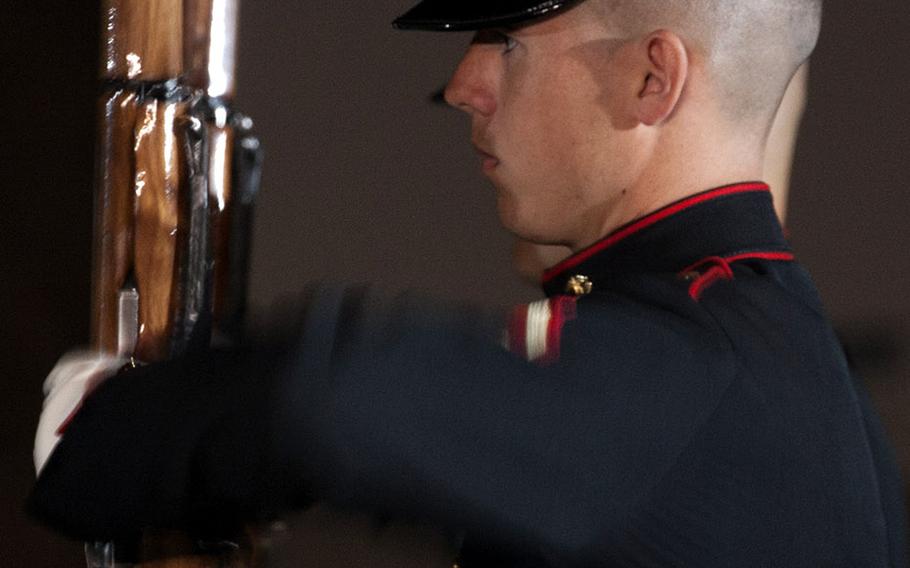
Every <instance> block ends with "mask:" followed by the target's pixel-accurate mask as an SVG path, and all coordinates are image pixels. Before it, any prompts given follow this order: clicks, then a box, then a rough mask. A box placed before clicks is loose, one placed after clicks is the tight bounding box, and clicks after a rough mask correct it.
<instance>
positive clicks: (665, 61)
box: [638, 30, 689, 126]
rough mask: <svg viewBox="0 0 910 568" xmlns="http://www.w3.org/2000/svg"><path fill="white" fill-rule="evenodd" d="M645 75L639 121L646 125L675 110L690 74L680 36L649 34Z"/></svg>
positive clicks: (646, 39) (640, 95)
mask: <svg viewBox="0 0 910 568" xmlns="http://www.w3.org/2000/svg"><path fill="white" fill-rule="evenodd" d="M642 46H643V48H644V49H646V50H647V53H646V56H647V75H646V76H645V80H644V85H642V88H641V91H639V93H638V120H639V121H640V122H641V123H642V124H645V125H647V126H654V125H656V124H659V123H661V122H663V121H665V120H666V119H667V118H669V117H670V115H672V114H673V111H675V110H676V107H677V105H678V104H679V100H680V97H682V92H683V87H685V84H686V81H687V79H688V77H689V54H688V52H687V51H686V46H685V45H684V44H683V42H682V39H681V38H680V37H679V36H678V35H676V34H674V33H673V32H669V31H666V30H659V31H656V32H653V33H652V34H650V35H648V37H646V38H645V39H644V40H643V42H642Z"/></svg>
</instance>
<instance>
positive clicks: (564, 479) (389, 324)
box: [31, 293, 729, 557]
mask: <svg viewBox="0 0 910 568" xmlns="http://www.w3.org/2000/svg"><path fill="white" fill-rule="evenodd" d="M611 309H612V308H611ZM380 313H384V314H385V315H379V314H380ZM611 315H612V316H613V317H614V323H615V325H614V326H613V327H612V329H614V331H612V332H611V331H610V330H609V329H596V328H595V332H596V333H599V335H600V339H601V340H602V341H603V344H604V345H611V348H612V349H615V352H613V353H608V354H604V358H603V359H601V360H598V361H596V362H590V363H592V364H590V365H589V364H588V363H589V362H587V361H585V362H582V363H581V364H568V363H564V364H558V365H556V366H554V367H550V368H540V367H537V366H534V365H531V364H529V363H526V362H524V361H521V360H519V359H518V358H516V357H514V356H512V355H511V354H509V353H507V352H505V351H503V350H502V349H500V348H498V347H497V346H496V345H495V344H493V343H492V342H490V341H489V340H488V339H487V338H485V337H483V336H482V334H477V333H476V320H473V319H471V318H466V317H463V316H462V315H461V314H459V313H445V312H437V313H436V314H435V315H434V316H428V311H427V308H426V307H425V306H424V305H423V304H419V303H413V302H409V301H407V300H404V301H401V302H399V303H397V304H396V305H395V306H393V307H392V308H391V309H388V310H385V311H382V310H375V309H372V308H371V307H370V302H369V301H368V300H364V299H363V298H362V297H352V296H351V295H347V294H342V293H334V294H329V295H322V296H319V297H317V299H316V300H315V301H313V302H311V303H310V305H309V307H308V308H307V317H306V319H305V323H304V324H303V326H302V328H301V331H299V332H298V333H297V334H296V335H297V337H299V338H300V339H299V344H298V345H296V346H294V347H293V348H289V349H288V348H282V349H274V350H272V351H271V352H269V350H261V349H253V350H249V351H247V352H243V353H237V352H235V353H231V354H213V355H210V356H208V357H204V358H198V359H184V360H181V361H179V362H174V363H165V364H163V365H160V366H156V367H150V368H147V369H139V370H136V371H133V372H132V373H130V374H131V375H132V376H128V377H124V376H120V377H116V378H114V379H113V380H111V381H110V382H108V383H107V384H105V385H104V386H103V387H102V388H100V389H99V390H98V391H97V392H96V393H95V394H94V395H93V396H92V397H91V398H90V399H89V400H87V401H86V403H85V405H84V408H83V410H82V412H81V413H80V415H79V416H78V417H77V418H76V420H75V421H74V422H73V424H72V425H71V427H70V429H69V430H68V432H67V434H66V436H65V437H64V439H63V442H62V444H61V445H60V447H59V449H58V451H57V452H56V453H55V454H54V456H52V458H51V460H50V461H49V462H48V465H47V467H46V469H45V472H44V474H43V475H42V477H41V479H40V480H39V483H38V486H37V487H36V490H35V492H34V495H33V498H32V501H31V505H32V510H33V511H35V512H36V513H37V514H38V515H39V516H40V517H42V518H43V519H45V520H46V521H48V522H50V523H51V524H53V525H55V526H56V527H58V528H60V529H61V530H64V531H66V532H69V533H71V534H74V535H77V536H80V537H83V538H85V537H93V538H97V537H98V536H104V537H110V536H120V535H121V534H122V533H123V532H127V533H128V532H130V531H134V530H138V529H141V528H144V527H146V526H174V525H177V526H183V525H185V524H193V523H197V522H204V523H207V524H209V525H210V524H211V521H212V519H219V520H221V521H222V522H223V523H230V522H234V521H236V520H239V519H248V518H251V517H256V516H268V515H271V514H274V513H276V512H279V511H281V510H284V509H287V508H293V507H301V506H305V505H306V504H308V503H309V502H310V501H311V499H313V498H318V499H321V500H326V501H329V502H331V503H334V504H335V505H338V506H342V507H351V508H357V509H359V510H367V511H372V512H374V513H378V514H384V515H392V516H395V517H400V518H411V519H419V520H428V521H432V522H435V523H439V524H442V525H445V526H448V527H453V528H469V529H470V530H471V531H472V533H477V534H480V535H483V537H484V538H485V539H490V540H492V541H495V542H500V543H502V544H503V545H504V546H510V547H516V548H524V549H525V550H528V548H527V547H533V549H534V550H541V551H543V552H544V553H545V552H546V551H559V553H560V554H561V555H568V556H570V557H571V556H576V555H579V554H582V553H583V550H584V549H585V547H586V546H588V545H590V544H591V543H592V542H593V541H595V540H596V539H597V538H598V537H599V536H601V535H603V534H604V533H605V532H607V531H609V530H610V529H611V528H612V527H613V525H614V524H615V523H617V522H618V521H619V520H621V519H622V518H623V516H624V515H625V514H626V513H627V512H628V511H629V509H630V508H631V507H633V506H634V505H635V503H636V502H637V501H638V499H640V498H641V497H642V495H643V494H644V493H646V492H647V490H648V488H649V487H650V486H652V485H653V484H654V483H655V482H656V481H657V480H659V479H660V476H661V474H662V473H663V472H664V471H666V469H667V468H668V467H670V465H671V464H672V462H673V460H674V458H675V456H676V455H678V453H679V452H680V451H681V449H682V448H683V447H685V445H686V444H687V443H688V441H689V439H690V437H691V436H692V433H693V432H694V431H695V430H696V429H697V428H698V426H699V425H700V424H701V423H703V422H704V420H706V418H707V416H708V415H709V414H710V412H711V411H712V409H713V406H714V405H715V404H716V403H717V401H718V400H719V398H720V396H721V394H722V392H723V390H724V386H725V385H724V382H723V381H722V380H717V376H718V373H720V374H724V371H725V370H728V369H726V367H727V366H728V363H729V361H728V360H726V359H724V357H722V356H721V357H718V356H717V355H718V354H716V353H707V352H705V353H700V352H698V350H697V349H694V350H693V349H692V348H691V347H681V346H680V344H679V343H678V342H677V341H675V340H674V338H672V337H670V335H669V334H664V333H663V332H662V331H661V329H660V327H659V326H657V327H655V326H654V325H653V323H652V324H649V325H650V328H649V329H647V330H645V329H636V328H635V326H636V325H639V326H640V325H642V324H637V323H636V319H635V318H634V317H633V316H632V313H631V311H629V312H628V313H624V312H623V311H622V310H618V311H616V312H615V313H612V314H611ZM668 317H669V316H668ZM598 319H602V318H598ZM570 332H571V330H570ZM645 332H647V333H649V334H650V335H649V337H650V341H652V342H653V344H654V346H655V349H658V350H660V352H662V353H663V354H664V355H665V357H663V358H652V360H651V361H648V360H645V359H642V358H638V359H636V360H637V361H639V362H638V363H634V367H633V363H630V360H629V358H628V357H626V356H625V355H624V352H630V351H631V347H632V342H635V341H637V339H635V338H636V337H641V336H642V333H645ZM610 333H612V334H613V337H611V336H609V334H610ZM672 351H675V352H672ZM668 360H673V361H675V363H674V365H673V368H672V369H671V368H670V365H669V364H666V363H664V362H663V361H668ZM680 361H687V362H688V363H689V364H690V365H691V366H692V369H691V371H692V372H691V374H688V373H687V372H686V369H682V368H680V366H679V362H680ZM709 361H710V363H709ZM607 364H610V365H611V368H610V369H609V370H607V369H606V368H605V367H604V365H607ZM583 369H587V372H585V371H583ZM680 374H684V375H687V376H688V377H690V378H689V379H688V380H687V381H679V380H678V377H679V376H680ZM189 376H192V377H193V379H194V380H192V381H189V380H186V379H187V378H188V377H189ZM632 385H634V386H635V388H630V387H631V386H632ZM174 393H179V396H177V397H176V398H175V397H174ZM168 398H170V399H171V400H170V401H168V402H165V401H166V400H168ZM111 423H114V424H121V425H122V426H121V427H120V428H118V429H117V430H116V431H111V430H109V429H107V428H106V427H105V425H106V424H111ZM107 454H111V455H114V456H117V462H116V463H114V464H111V465H109V466H108V465H107V464H104V463H98V462H97V461H96V458H97V456H99V455H107ZM102 466H103V467H102ZM127 479H128V480H129V481H128V482H127V481H125V480H127ZM101 487H105V488H106V489H105V490H103V491H102V490H101V489H100V488H101ZM86 488H88V489H89V490H88V491H87V490H86ZM76 500H85V501H86V503H84V504H82V503H79V502H77V501H76ZM89 503H91V504H93V508H90V509H91V513H90V514H89V515H85V514H83V511H84V510H85V509H84V507H83V505H85V506H87V505H88V504H89Z"/></svg>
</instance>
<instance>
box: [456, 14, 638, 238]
mask: <svg viewBox="0 0 910 568" xmlns="http://www.w3.org/2000/svg"><path fill="white" fill-rule="evenodd" d="M583 8H584V7H583V6H582V7H581V8H578V9H575V10H570V11H569V12H567V13H565V14H563V15H560V16H557V17H555V18H552V19H549V20H545V21H542V22H539V23H536V24H534V25H530V26H527V27H522V28H519V29H514V30H484V31H481V32H479V33H478V34H477V35H476V36H475V38H474V41H473V42H472V44H471V46H470V48H469V49H468V52H467V54H466V55H465V56H464V59H463V60H462V62H461V64H460V65H459V67H458V69H457V70H456V72H455V74H454V76H453V77H452V79H451V81H450V82H449V85H448V87H447V89H446V100H447V101H448V102H449V104H451V105H452V106H454V107H456V108H459V109H462V110H464V111H466V112H467V113H468V114H470V116H471V119H472V142H473V143H474V145H475V147H476V148H477V149H478V152H479V153H480V155H481V158H482V168H483V171H484V173H485V174H486V175H487V177H488V178H489V179H490V180H491V181H492V183H493V185H494V187H495V188H496V191H497V204H498V209H499V214H500V218H501V220H502V222H503V224H504V225H505V226H506V228H507V229H509V230H510V231H512V232H513V233H515V234H517V235H519V236H521V237H523V238H526V239H529V240H533V241H536V242H545V243H559V244H567V245H569V246H571V247H575V248H579V247H582V246H585V245H587V244H590V243H591V242H593V241H595V240H597V239H598V238H599V237H600V236H602V230H603V228H604V227H605V226H607V225H608V223H609V221H610V211H611V210H613V209H614V208H615V205H616V203H617V200H620V199H622V195H623V189H624V188H625V187H627V186H628V184H630V183H631V181H632V176H633V172H634V170H635V166H636V162H637V161H638V158H637V156H636V153H637V150H636V148H637V147H639V146H641V141H640V139H639V138H640V137H639V136H637V132H636V128H635V126H636V123H634V121H630V120H628V119H627V118H625V117H627V116H629V111H630V109H629V108H627V107H628V102H627V101H628V100H630V97H632V98H633V99H634V95H636V94H637V92H638V91H639V90H640V89H641V84H640V83H638V81H637V80H636V79H634V73H633V72H631V70H630V69H628V66H625V67H626V68H625V69H624V66H623V64H622V61H623V60H624V58H623V57H622V52H623V46H622V43H621V42H619V41H618V40H615V39H611V37H610V34H609V33H608V31H607V28H606V26H604V24H603V23H601V22H598V21H597V20H595V19H594V18H591V17H590V16H588V15H587V12H586V11H584V10H583Z"/></svg>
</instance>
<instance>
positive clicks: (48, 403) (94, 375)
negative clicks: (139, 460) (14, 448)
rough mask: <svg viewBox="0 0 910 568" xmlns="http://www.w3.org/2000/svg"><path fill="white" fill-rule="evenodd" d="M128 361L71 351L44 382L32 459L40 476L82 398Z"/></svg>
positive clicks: (106, 355) (62, 358) (87, 352)
mask: <svg viewBox="0 0 910 568" xmlns="http://www.w3.org/2000/svg"><path fill="white" fill-rule="evenodd" d="M126 361H127V360H126V359H123V358H121V357H114V356H111V355H109V354H106V353H97V352H91V351H71V352H69V353H67V354H66V355H64V356H63V357H61V358H60V360H59V361H57V365H56V366H54V368H53V370H51V372H50V374H49V375H48V376H47V379H45V381H44V407H43V409H42V410H41V419H40V420H39V421H38V431H37V432H36V433H35V450H34V453H33V456H34V459H35V471H36V472H37V474H38V475H40V474H41V470H42V469H43V468H44V464H45V463H47V459H48V458H49V457H50V455H51V453H52V452H53V451H54V448H56V447H57V444H58V443H59V442H60V438H61V437H62V435H63V430H65V429H66V426H67V425H68V424H69V422H70V421H71V420H72V419H73V417H74V416H75V415H76V413H77V412H78V411H79V408H80V407H81V406H82V399H83V398H85V396H86V395H88V394H89V393H90V392H92V390H94V389H95V387H97V386H98V385H99V384H101V382H103V381H104V380H105V379H106V378H108V377H110V376H111V375H114V374H116V373H117V371H119V370H120V369H121V368H122V367H123V366H124V365H125V364H126Z"/></svg>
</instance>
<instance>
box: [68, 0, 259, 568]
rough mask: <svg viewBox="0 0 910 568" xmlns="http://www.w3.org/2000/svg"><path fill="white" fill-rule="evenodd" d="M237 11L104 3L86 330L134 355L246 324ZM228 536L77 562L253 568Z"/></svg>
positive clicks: (215, 4)
mask: <svg viewBox="0 0 910 568" xmlns="http://www.w3.org/2000/svg"><path fill="white" fill-rule="evenodd" d="M238 11H239V0H102V17H103V21H102V34H101V35H102V42H103V43H102V57H101V59H102V61H101V69H100V78H101V83H102V94H101V97H100V108H99V117H100V118H99V129H98V133H97V137H98V138H97V140H98V143H97V163H96V182H95V219H94V223H95V242H94V250H93V276H92V279H93V295H92V333H91V335H92V344H93V347H94V348H95V349H96V350H98V351H102V352H105V353H110V354H117V355H121V356H126V357H128V358H130V359H131V361H133V364H142V363H151V362H156V361H162V360H165V359H169V358H173V357H177V356H180V355H182V354H185V353H186V352H188V351H190V350H196V349H205V348H207V347H208V346H209V345H210V344H211V343H212V342H213V341H214V342H219V343H223V342H231V341H233V340H235V339H237V338H238V334H239V333H240V331H241V328H242V325H243V317H244V312H245V297H246V274H247V269H248V257H249V229H250V222H251V219H252V206H253V201H254V198H255V196H256V194H257V192H258V187H259V172H260V167H261V160H262V153H261V149H260V146H259V142H258V140H257V139H256V138H255V137H253V136H252V135H251V134H250V129H251V128H252V122H251V121H250V120H249V119H248V118H246V117H244V116H242V115H240V114H238V113H236V112H234V110H233V108H232V100H233V95H234V56H235V46H236V29H237V19H238ZM111 427H112V428H116V427H117V426H116V425H115V424H112V425H111ZM234 540H237V539H233V540H232V541H231V542H228V541H219V542H216V543H200V542H196V541H194V540H193V539H191V538H188V537H186V536H175V535H171V534H168V535H160V534H147V535H144V537H143V539H142V542H141V543H116V544H114V543H87V544H86V559H87V561H88V565H89V568H96V567H97V568H112V567H114V566H127V565H130V564H133V563H139V564H140V565H141V564H142V563H151V562H154V565H155V566H168V567H175V568H176V567H181V566H244V565H251V562H252V561H251V554H250V553H249V551H248V550H243V549H242V548H241V547H240V546H238V545H237V543H236V542H234Z"/></svg>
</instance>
